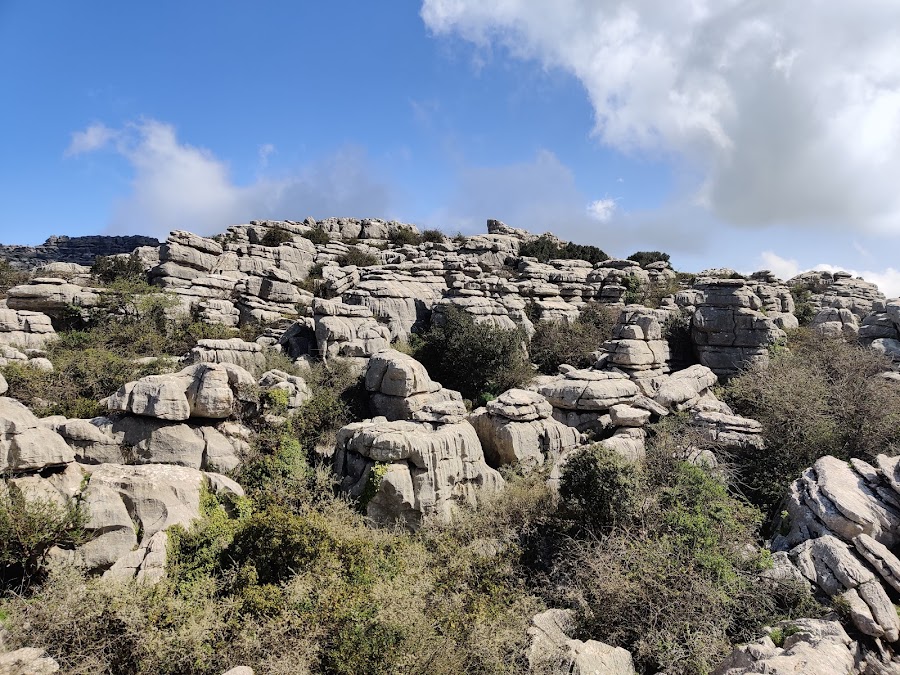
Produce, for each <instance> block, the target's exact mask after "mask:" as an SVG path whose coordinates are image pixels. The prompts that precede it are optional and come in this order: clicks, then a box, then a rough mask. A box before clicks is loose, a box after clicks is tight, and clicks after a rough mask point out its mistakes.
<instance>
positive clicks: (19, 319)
mask: <svg viewBox="0 0 900 675" xmlns="http://www.w3.org/2000/svg"><path fill="white" fill-rule="evenodd" d="M55 337H56V331H55V330H53V324H52V323H50V317H49V316H47V315H46V314H42V313H40V312H29V311H26V310H15V309H0V344H3V345H8V346H11V347H12V346H16V347H20V348H22V349H43V348H44V347H45V346H46V345H47V343H48V342H50V341H51V340H53V339H54V338H55Z"/></svg>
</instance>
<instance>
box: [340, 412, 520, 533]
mask: <svg viewBox="0 0 900 675" xmlns="http://www.w3.org/2000/svg"><path fill="white" fill-rule="evenodd" d="M334 468H335V473H336V474H337V475H338V476H339V477H341V489H342V490H343V491H345V492H347V493H348V494H350V495H351V496H352V497H354V498H357V499H362V500H363V501H364V507H365V511H366V514H367V515H368V516H369V517H370V518H372V519H373V520H375V521H376V522H378V523H383V524H390V523H394V522H400V523H403V524H404V525H406V526H408V527H411V528H416V527H418V526H419V525H420V524H421V522H422V520H423V519H424V518H426V517H436V518H440V519H444V520H449V519H450V518H451V517H452V515H453V510H454V508H455V506H456V505H457V504H460V503H462V504H472V505H474V504H475V503H476V502H477V499H478V494H479V491H480V490H487V491H494V490H498V489H499V488H500V487H501V486H502V485H503V479H502V478H501V476H500V474H499V473H497V472H496V471H495V470H494V469H492V468H490V467H489V466H488V465H487V464H486V463H485V461H484V454H483V452H482V449H481V443H480V442H479V440H478V434H477V433H476V432H475V429H474V428H473V427H472V425H471V424H469V423H468V422H465V421H463V422H458V423H451V424H430V423H427V422H412V421H402V420H401V421H394V422H388V421H387V420H385V419H384V418H375V419H374V420H368V421H364V422H356V423H354V424H349V425H347V426H346V427H344V428H343V429H341V430H340V431H339V432H338V437H337V447H336V450H335V454H334Z"/></svg>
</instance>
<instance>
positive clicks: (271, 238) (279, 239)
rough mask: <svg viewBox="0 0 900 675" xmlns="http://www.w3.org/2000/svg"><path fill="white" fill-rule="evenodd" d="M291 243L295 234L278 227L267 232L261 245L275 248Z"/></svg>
mask: <svg viewBox="0 0 900 675" xmlns="http://www.w3.org/2000/svg"><path fill="white" fill-rule="evenodd" d="M290 241H294V235H293V233H291V232H289V231H288V230H286V229H284V228H283V227H277V226H276V227H270V228H269V229H268V230H266V233H265V234H264V235H263V237H262V239H261V240H260V242H259V243H260V244H262V245H263V246H269V247H272V248H274V247H276V246H281V245H282V244H286V243H288V242H290ZM313 243H318V242H313ZM325 243H326V244H327V243H328V242H325Z"/></svg>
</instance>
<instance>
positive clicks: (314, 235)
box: [302, 226, 331, 246]
mask: <svg viewBox="0 0 900 675" xmlns="http://www.w3.org/2000/svg"><path fill="white" fill-rule="evenodd" d="M302 236H303V237H305V238H306V239H309V240H310V241H311V242H312V243H314V244H319V245H320V246H324V245H325V244H327V243H329V242H330V241H331V237H330V236H328V233H327V232H326V231H325V230H324V229H323V228H321V227H318V226H317V227H314V228H312V229H311V230H309V231H307V232H304V233H303V235H302Z"/></svg>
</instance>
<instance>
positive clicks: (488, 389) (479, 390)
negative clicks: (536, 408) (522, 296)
mask: <svg viewBox="0 0 900 675" xmlns="http://www.w3.org/2000/svg"><path fill="white" fill-rule="evenodd" d="M443 316H444V321H443V323H442V324H441V325H433V326H432V327H431V328H430V329H429V330H428V331H427V332H426V333H425V334H424V335H423V336H422V343H421V346H420V347H419V348H418V349H417V350H416V354H415V357H416V358H417V359H418V360H419V361H421V362H422V364H423V365H424V366H425V368H426V369H427V370H428V373H429V375H431V377H432V378H434V379H435V380H437V381H438V382H440V383H441V384H443V385H444V386H445V387H448V388H450V389H456V390H457V391H459V392H461V393H462V395H463V397H465V398H468V399H471V400H477V399H478V398H479V397H480V396H481V395H482V394H485V393H490V394H494V395H498V394H501V393H503V392H504V391H506V390H507V389H511V388H513V387H518V386H521V385H523V384H524V383H526V382H527V381H528V380H529V379H531V377H532V374H533V373H532V372H531V367H530V366H529V364H528V362H527V360H526V358H525V352H524V350H523V349H522V344H523V338H524V336H523V334H522V332H521V331H519V330H504V329H500V328H495V327H493V326H491V325H488V324H484V323H477V322H476V321H475V319H474V317H473V316H472V315H471V314H469V313H467V312H465V311H464V310H461V309H459V308H458V307H454V306H452V305H450V306H448V307H447V308H446V310H445V312H444V315H443ZM463 365H464V366H465V367H463Z"/></svg>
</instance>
